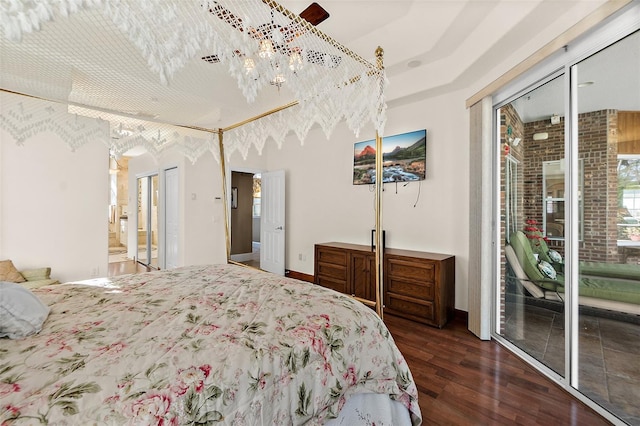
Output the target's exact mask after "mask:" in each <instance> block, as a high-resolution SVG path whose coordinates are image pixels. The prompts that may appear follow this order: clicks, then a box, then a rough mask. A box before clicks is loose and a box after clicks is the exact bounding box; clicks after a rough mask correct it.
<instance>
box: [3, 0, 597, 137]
mask: <svg viewBox="0 0 640 426" xmlns="http://www.w3.org/2000/svg"><path fill="white" fill-rule="evenodd" d="M25 1H28V0H25ZM160 1H161V2H166V3H175V4H176V5H177V6H178V7H180V3H181V2H182V1H187V0H179V1H177V0H174V1H173V2H171V1H170V0H160ZM280 3H281V4H282V5H283V6H284V7H285V8H287V9H289V10H290V11H292V12H294V13H296V14H298V13H300V12H301V11H302V10H303V9H304V8H306V7H307V6H308V5H309V1H307V0H305V1H299V0H282V1H281V2H280ZM319 3H320V4H321V5H322V6H323V7H324V8H325V9H326V10H327V11H328V12H329V14H330V18H329V19H327V20H326V21H324V22H322V23H320V24H319V25H318V27H317V28H318V29H319V30H321V31H322V32H324V33H326V34H327V35H329V36H330V37H332V38H333V39H335V40H336V41H338V42H339V43H341V44H342V45H344V46H346V47H348V48H349V49H351V50H352V51H353V52H355V53H356V54H359V55H360V56H362V57H363V58H365V59H367V60H369V61H370V62H371V63H375V57H374V51H375V49H376V47H378V46H381V47H382V48H383V49H384V65H385V68H386V71H387V76H388V78H389V82H390V84H389V86H388V89H387V91H386V100H387V102H388V103H389V104H394V103H395V104H398V103H402V102H404V101H405V100H407V101H408V100H411V99H415V98H416V97H423V98H426V97H429V96H433V95H437V94H441V93H447V92H450V91H454V90H460V89H467V90H474V91H475V90H479V89H480V88H482V86H483V85H486V84H488V83H489V82H490V81H492V80H493V79H495V78H497V77H498V76H499V75H500V74H502V73H503V72H505V71H506V70H507V69H509V68H511V67H513V66H515V65H516V64H517V63H518V62H520V61H522V60H523V59H525V58H526V57H528V56H529V55H531V54H533V53H534V52H535V51H536V50H537V49H538V48H540V47H541V46H542V45H544V44H546V43H548V42H549V41H551V40H552V39H553V38H555V37H556V36H558V35H559V34H561V33H562V32H564V31H565V30H567V29H568V28H569V27H571V26H572V25H574V24H575V23H577V22H578V21H580V20H581V19H582V18H583V17H585V16H587V15H588V14H589V13H591V12H593V11H594V10H595V9H597V8H598V7H599V6H601V5H602V4H603V3H605V1H604V0H593V1H591V0H589V1H557V0H535V1H529V0H499V1H498V0H469V1H463V0H442V1H436V0H413V1H404V0H386V1H385V0H378V1H376V0H374V1H363V0H351V1H348V0H320V1H319ZM7 4H8V3H7V2H0V7H3V8H5V7H9V6H7ZM215 53H216V52H211V51H210V50H209V49H206V48H205V49H200V50H199V51H198V52H197V55H195V56H196V59H193V60H191V61H189V62H187V63H186V64H185V65H184V66H183V67H180V68H179V69H178V70H177V71H176V72H175V74H174V75H173V76H171V77H170V78H169V79H168V82H167V84H163V83H162V82H161V81H160V79H159V78H158V75H157V73H154V72H153V71H152V70H151V69H150V66H149V64H148V63H147V62H145V60H144V59H143V57H142V56H141V54H140V49H139V48H137V47H135V46H134V45H132V43H131V42H130V41H129V39H128V38H127V37H125V35H124V33H123V32H122V31H121V29H119V28H118V27H117V26H116V25H115V24H114V23H113V22H111V21H110V20H108V19H105V18H104V17H103V16H101V15H100V13H99V12H96V11H83V12H80V13H75V14H72V15H70V16H69V17H68V18H63V17H57V18H56V19H55V20H53V21H51V22H46V23H44V24H42V25H41V28H40V30H39V31H34V32H31V33H28V34H23V36H22V41H21V42H14V41H10V40H8V39H7V37H6V35H4V34H2V35H0V88H2V89H4V90H8V91H13V92H18V93H24V94H28V95H32V96H37V97H41V98H45V99H58V100H62V101H64V100H69V99H73V103H74V104H77V105H85V106H88V107H91V108H94V109H97V110H102V111H111V112H121V113H124V114H126V115H129V116H131V117H137V118H141V119H147V120H150V121H158V122H165V123H173V124H179V125H187V126H197V127H204V128H209V129H217V128H224V127H227V126H231V125H233V124H235V123H238V122H240V121H242V120H244V119H247V118H249V117H253V116H255V115H258V114H260V113H262V112H264V111H267V110H270V109H272V108H275V107H278V106H280V105H284V104H287V103H289V102H291V101H294V100H295V97H294V96H293V95H292V93H291V92H289V91H288V89H287V85H286V82H285V83H284V84H283V86H282V87H280V88H278V87H275V86H271V87H266V88H264V89H263V90H262V91H261V92H260V93H259V94H258V96H257V98H256V100H255V101H254V102H252V103H248V102H247V100H246V99H245V97H244V96H243V95H242V93H241V90H240V89H239V88H238V84H237V82H236V80H235V79H233V78H232V77H230V76H229V74H228V72H227V69H226V68H225V67H224V66H223V65H222V64H220V63H208V62H206V61H203V60H201V59H199V58H200V57H202V56H207V55H211V54H215ZM68 64H73V66H67V65H68ZM95 69H100V70H101V71H100V73H97V74H94V73H93V72H92V71H88V70H95ZM472 94H473V92H470V93H469V94H468V95H469V96H470V95H472Z"/></svg>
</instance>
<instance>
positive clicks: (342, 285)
mask: <svg viewBox="0 0 640 426" xmlns="http://www.w3.org/2000/svg"><path fill="white" fill-rule="evenodd" d="M316 284H318V285H320V286H322V287H326V288H330V289H332V290H335V291H338V292H340V293H344V294H351V292H350V291H349V289H348V288H347V286H348V283H347V282H346V281H345V280H336V279H333V278H331V277H325V276H322V275H318V276H317V277H316Z"/></svg>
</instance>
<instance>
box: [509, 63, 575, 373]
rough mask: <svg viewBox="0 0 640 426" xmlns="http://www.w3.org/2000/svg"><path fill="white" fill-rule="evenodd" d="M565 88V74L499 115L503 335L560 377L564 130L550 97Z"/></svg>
mask: <svg viewBox="0 0 640 426" xmlns="http://www.w3.org/2000/svg"><path fill="white" fill-rule="evenodd" d="M563 87H564V75H559V76H557V77H555V78H553V79H550V80H549V81H547V82H546V83H544V84H542V85H540V86H538V87H536V88H535V89H533V90H531V91H528V92H527V93H525V94H523V95H521V96H519V97H518V98H516V99H514V100H513V101H511V102H509V103H507V104H506V105H503V106H501V107H500V108H499V109H498V110H497V117H498V120H499V121H498V129H499V132H498V133H499V134H498V137H499V143H500V165H501V172H500V176H501V182H500V187H501V197H500V198H501V206H500V210H501V217H502V218H503V226H502V230H501V241H502V250H501V257H500V258H501V270H502V280H501V286H500V289H499V302H498V303H499V306H500V309H499V312H500V317H499V319H498V322H497V329H498V333H499V334H500V335H501V336H503V337H504V338H505V339H507V340H508V341H510V342H511V343H512V344H514V345H516V346H517V347H518V348H520V349H521V350H522V351H524V352H525V353H527V354H528V355H530V356H531V357H533V358H535V359H537V360H538V361H540V362H541V363H543V364H544V365H546V366H547V367H548V368H549V369H551V370H552V371H554V372H555V373H556V374H558V375H560V376H563V375H564V369H565V362H564V361H565V359H564V353H565V341H564V337H563V328H564V321H565V317H564V313H565V310H564V303H563V300H564V298H563V293H562V288H561V282H562V278H561V276H560V275H559V273H562V271H558V270H557V269H558V267H557V266H555V269H554V266H553V263H552V261H551V260H550V259H549V258H548V257H547V256H548V255H547V253H548V252H549V250H551V249H559V247H558V244H556V241H553V240H552V239H551V238H550V236H555V237H561V236H562V232H563V231H562V226H563V223H564V198H563V197H564V195H565V186H564V174H563V170H564V158H565V150H564V124H563V121H562V120H558V122H557V123H556V124H552V123H550V121H549V117H551V116H552V115H553V114H554V113H556V112H557V111H556V110H554V109H552V108H551V104H550V103H548V102H544V101H543V99H545V98H547V97H555V98H562V90H563ZM542 283H543V284H542ZM545 287H546V288H545ZM550 299H551V300H552V301H550Z"/></svg>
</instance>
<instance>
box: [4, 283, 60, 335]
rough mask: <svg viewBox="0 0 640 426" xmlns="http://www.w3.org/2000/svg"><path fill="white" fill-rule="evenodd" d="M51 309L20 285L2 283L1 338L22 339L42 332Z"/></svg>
mask: <svg viewBox="0 0 640 426" xmlns="http://www.w3.org/2000/svg"><path fill="white" fill-rule="evenodd" d="M48 316H49V307H48V306H46V305H45V304H44V303H42V302H41V301H40V299H38V297H37V296H36V295H35V294H33V293H32V292H31V291H29V290H28V289H26V288H24V287H22V286H21V285H19V284H14V283H8V282H2V281H0V337H5V336H6V337H8V338H10V339H21V338H23V337H27V336H30V335H32V334H35V333H39V332H40V330H42V324H43V323H44V321H45V320H46V319H47V317H48Z"/></svg>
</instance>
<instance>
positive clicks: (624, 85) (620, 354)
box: [571, 32, 640, 424]
mask: <svg viewBox="0 0 640 426" xmlns="http://www.w3.org/2000/svg"><path fill="white" fill-rule="evenodd" d="M571 71H572V76H573V84H572V89H573V92H572V95H573V99H574V101H575V105H576V106H577V108H576V114H575V115H574V117H572V118H573V120H574V123H573V124H574V126H575V128H576V129H577V143H578V146H577V157H578V159H579V161H583V162H584V178H585V179H584V192H583V193H581V195H583V198H584V214H585V218H589V220H588V222H585V224H584V226H585V227H584V231H585V232H584V238H583V239H582V240H581V241H579V243H578V244H577V246H576V249H577V259H578V262H579V264H578V268H577V272H578V280H577V282H578V284H579V287H580V300H579V306H580V308H579V312H578V321H577V323H578V326H577V327H576V331H577V336H576V342H575V349H576V352H577V356H576V358H575V361H576V362H577V369H576V371H575V373H576V374H575V376H576V377H573V378H572V381H571V384H572V385H573V386H574V387H575V388H577V389H578V390H579V391H580V392H582V393H583V394H585V395H587V396H588V397H589V398H591V399H593V400H594V401H596V402H597V403H598V404H600V405H601V406H603V407H604V408H606V409H607V410H609V411H611V412H613V413H615V414H616V415H617V416H618V417H619V418H621V419H623V420H625V421H627V422H628V423H630V424H640V321H638V316H637V314H638V313H640V309H639V308H640V272H639V271H640V265H639V263H640V241H638V240H639V238H637V235H636V234H640V203H639V202H638V201H640V199H638V200H637V194H638V193H639V192H640V191H639V190H640V173H639V172H640V168H639V166H640V161H639V158H640V32H636V33H635V34H632V35H630V36H628V37H626V38H624V39H622V40H620V41H618V42H617V43H615V44H613V45H611V46H609V47H607V48H606V49H603V50H601V51H599V52H597V53H596V54H594V55H592V56H590V57H588V58H586V59H584V60H582V61H580V62H578V63H577V64H575V65H574V66H573V67H572V69H571ZM636 200H637V201H636Z"/></svg>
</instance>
